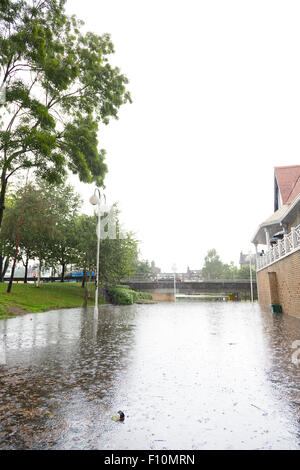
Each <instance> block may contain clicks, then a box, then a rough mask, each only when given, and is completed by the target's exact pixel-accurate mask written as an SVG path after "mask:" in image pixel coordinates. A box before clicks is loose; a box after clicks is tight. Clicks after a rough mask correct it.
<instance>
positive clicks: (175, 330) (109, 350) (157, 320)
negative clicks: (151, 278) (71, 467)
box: [0, 302, 300, 450]
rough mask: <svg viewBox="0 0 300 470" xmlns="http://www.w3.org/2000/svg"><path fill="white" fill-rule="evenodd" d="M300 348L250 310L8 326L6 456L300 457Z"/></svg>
mask: <svg viewBox="0 0 300 470" xmlns="http://www.w3.org/2000/svg"><path fill="white" fill-rule="evenodd" d="M296 340H300V320H299V319H296V318H293V317H288V316H285V315H283V316H282V315H272V314H271V313H270V312H269V311H267V312H264V311H262V310H261V309H260V307H259V306H258V305H257V304H255V305H251V304H250V303H230V302H190V303H188V302H182V303H181V302H177V303H176V304H174V303H160V304H153V305H132V306H122V307H116V306H111V305H102V306H101V309H100V313H99V319H98V322H95V321H94V319H93V309H88V310H87V311H86V312H84V311H82V310H81V309H68V310H61V311H52V312H47V313H41V314H32V315H31V314H29V315H25V316H22V317H18V318H14V319H9V320H1V321H0V449H112V450H113V449H153V450H155V449H186V450H187V449H189V450H192V449H299V448H300V392H299V390H300V381H299V377H300V365H299V366H298V365H296V364H294V363H293V362H292V354H293V353H295V350H293V349H292V343H293V342H294V341H296ZM299 358H300V354H299ZM1 363H2V364H1ZM118 410H123V411H124V412H125V415H126V418H125V421H124V422H114V421H113V420H112V419H111V418H112V416H113V415H114V414H115V413H116V412H117V411H118Z"/></svg>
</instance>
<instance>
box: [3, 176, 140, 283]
mask: <svg viewBox="0 0 300 470" xmlns="http://www.w3.org/2000/svg"><path fill="white" fill-rule="evenodd" d="M5 205H6V209H5V212H4V218H3V224H2V229H1V233H0V281H2V282H3V279H4V276H5V274H6V272H7V268H8V266H9V264H10V263H13V261H14V260H15V259H16V261H17V262H19V263H22V264H23V266H24V269H25V274H24V282H25V283H26V282H27V277H28V265H29V262H30V260H31V261H32V260H37V264H38V271H39V273H38V277H37V279H38V280H39V278H40V274H41V271H42V269H45V268H49V269H51V271H52V274H53V275H57V274H58V273H60V277H61V281H62V282H63V281H64V278H65V274H66V269H67V267H68V266H70V265H75V266H76V267H78V268H80V270H82V272H83V273H84V279H87V276H88V273H89V274H90V275H91V273H92V272H93V271H95V267H96V248H97V234H96V227H97V222H98V216H97V214H94V215H92V216H89V215H86V214H81V213H80V208H81V205H82V201H81V199H80V196H79V195H78V194H77V193H76V191H75V190H74V188H73V186H72V185H70V184H61V185H57V184H49V183H47V182H45V181H44V180H42V179H39V180H36V181H35V182H30V183H27V184H26V185H25V186H24V185H19V186H18V187H14V188H12V189H11V190H9V191H8V192H7V197H6V202H5ZM105 215H106V214H103V215H102V219H103V220H104V217H105ZM113 217H114V218H115V221H114V223H115V226H116V228H117V230H116V238H115V239H110V238H108V237H107V238H105V239H102V240H101V243H100V266H101V268H100V273H99V276H100V283H102V284H105V285H111V284H117V283H119V282H120V280H121V279H122V278H124V277H126V276H129V275H131V274H133V273H134V272H135V270H136V268H137V265H138V242H137V240H136V239H135V238H134V236H133V235H132V234H131V233H125V234H124V233H122V234H121V233H120V229H119V227H120V222H119V212H118V209H117V207H115V210H114V212H113ZM107 229H108V227H104V230H107Z"/></svg>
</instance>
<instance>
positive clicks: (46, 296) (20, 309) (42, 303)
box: [0, 282, 104, 319]
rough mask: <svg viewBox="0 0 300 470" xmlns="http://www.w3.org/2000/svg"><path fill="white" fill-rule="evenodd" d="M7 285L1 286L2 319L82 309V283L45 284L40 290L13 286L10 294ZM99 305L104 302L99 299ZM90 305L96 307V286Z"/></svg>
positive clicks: (32, 285)
mask: <svg viewBox="0 0 300 470" xmlns="http://www.w3.org/2000/svg"><path fill="white" fill-rule="evenodd" d="M6 290H7V284H0V319H3V318H10V317H14V316H16V315H20V314H24V313H28V312H45V311H46V310H52V309H58V308H71V307H81V306H82V305H83V302H84V291H85V289H82V288H81V283H75V282H74V283H69V282H68V283H67V282H65V283H59V282H54V283H44V284H41V286H40V287H39V288H36V287H35V286H34V284H13V286H12V290H11V293H10V294H7V293H6ZM99 303H104V300H103V299H101V298H99ZM88 305H94V285H91V298H90V299H89V300H88Z"/></svg>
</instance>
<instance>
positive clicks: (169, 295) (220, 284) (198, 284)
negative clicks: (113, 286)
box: [122, 279, 257, 301]
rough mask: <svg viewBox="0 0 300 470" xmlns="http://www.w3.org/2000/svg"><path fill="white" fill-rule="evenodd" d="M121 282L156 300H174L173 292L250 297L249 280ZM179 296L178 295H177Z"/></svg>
mask: <svg viewBox="0 0 300 470" xmlns="http://www.w3.org/2000/svg"><path fill="white" fill-rule="evenodd" d="M122 284H126V285H127V286H129V287H130V288H131V289H133V290H136V291H142V292H149V293H150V294H151V295H152V298H153V300H157V301H174V300H175V293H176V296H177V295H178V294H185V295H186V296H189V295H193V296H196V295H199V298H201V297H200V296H202V297H205V294H207V296H208V297H209V296H212V295H214V294H215V296H216V297H225V298H228V297H230V298H231V299H235V300H247V299H250V298H251V284H250V280H247V279H242V280H232V281H231V280H224V281H223V280H222V281H178V280H176V279H175V282H174V280H171V279H170V280H163V281H162V280H154V281H153V280H148V281H145V280H137V279H132V280H130V279H129V280H127V281H123V282H122ZM252 289H253V298H254V299H255V300H256V299H257V285H256V281H253V282H252ZM179 297H180V295H179Z"/></svg>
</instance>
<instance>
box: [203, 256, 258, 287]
mask: <svg viewBox="0 0 300 470" xmlns="http://www.w3.org/2000/svg"><path fill="white" fill-rule="evenodd" d="M201 275H202V277H203V279H205V280H217V279H221V280H222V279H224V280H229V279H232V280H234V279H250V266H249V265H246V266H242V267H241V268H238V267H237V266H235V264H234V262H233V261H231V263H230V264H226V263H223V262H222V261H221V259H220V257H219V255H218V254H217V251H216V250H215V249H214V248H213V249H211V250H208V252H207V255H206V256H205V258H204V265H203V267H202V269H201ZM252 277H253V279H255V277H256V271H255V266H252Z"/></svg>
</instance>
